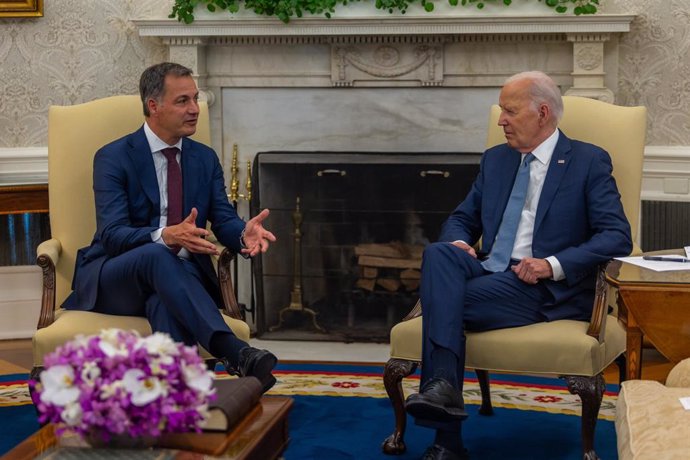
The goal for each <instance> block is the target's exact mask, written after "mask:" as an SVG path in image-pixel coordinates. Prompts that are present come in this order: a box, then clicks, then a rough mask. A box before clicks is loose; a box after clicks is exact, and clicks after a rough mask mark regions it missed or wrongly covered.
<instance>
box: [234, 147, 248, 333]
mask: <svg viewBox="0 0 690 460" xmlns="http://www.w3.org/2000/svg"><path fill="white" fill-rule="evenodd" d="M237 154H238V150H237V144H233V146H232V164H231V165H230V193H229V194H228V199H229V200H230V203H232V205H233V207H234V208H235V210H237V202H238V201H239V200H245V201H250V200H251V199H252V163H251V161H249V160H247V180H246V182H245V190H246V192H247V193H246V195H242V194H240V193H239V190H240V181H239V179H238V177H239V176H238V173H239V168H238V167H237ZM237 260H238V258H237V257H235V258H234V259H233V261H232V288H233V290H234V291H235V298H236V299H237V284H238V283H237V273H238V267H237ZM252 272H253V270H252ZM251 291H252V306H251V307H249V308H247V306H246V305H245V306H244V307H243V310H244V311H245V312H250V313H251V314H252V320H253V319H254V286H253V279H252V287H251Z"/></svg>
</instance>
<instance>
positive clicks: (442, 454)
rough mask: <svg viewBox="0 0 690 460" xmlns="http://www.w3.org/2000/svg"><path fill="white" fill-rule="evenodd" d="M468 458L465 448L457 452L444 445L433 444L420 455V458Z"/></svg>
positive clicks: (434, 459) (446, 459) (429, 459)
mask: <svg viewBox="0 0 690 460" xmlns="http://www.w3.org/2000/svg"><path fill="white" fill-rule="evenodd" d="M469 458H470V454H469V452H467V449H463V450H462V452H460V453H459V454H458V453H457V452H453V451H452V450H449V449H446V448H445V447H442V446H439V445H438V444H434V445H431V446H429V447H428V448H427V449H426V450H425V451H424V455H423V456H422V460H468V459H469Z"/></svg>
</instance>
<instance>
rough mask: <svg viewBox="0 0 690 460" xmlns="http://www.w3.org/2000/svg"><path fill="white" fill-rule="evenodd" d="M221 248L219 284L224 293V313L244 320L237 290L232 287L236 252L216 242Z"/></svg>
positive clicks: (221, 291)
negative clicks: (236, 295)
mask: <svg viewBox="0 0 690 460" xmlns="http://www.w3.org/2000/svg"><path fill="white" fill-rule="evenodd" d="M216 245H217V246H218V248H219V249H221V250H222V252H221V253H220V256H219V257H218V284H219V285H220V293H221V294H222V295H223V304H224V306H225V308H224V309H223V311H224V313H225V314H226V315H228V316H229V317H231V318H235V319H239V320H242V312H240V307H239V305H238V304H237V298H235V291H234V289H233V287H232V270H231V266H232V260H233V259H234V258H235V257H236V254H235V253H234V252H232V251H231V250H230V249H228V248H225V247H223V246H221V245H220V243H216Z"/></svg>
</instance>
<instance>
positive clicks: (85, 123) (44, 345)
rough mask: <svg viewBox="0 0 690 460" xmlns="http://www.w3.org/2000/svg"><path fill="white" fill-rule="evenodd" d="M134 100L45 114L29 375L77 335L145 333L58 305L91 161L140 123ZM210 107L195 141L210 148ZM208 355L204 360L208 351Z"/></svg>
mask: <svg viewBox="0 0 690 460" xmlns="http://www.w3.org/2000/svg"><path fill="white" fill-rule="evenodd" d="M142 110H143V109H142V104H141V100H140V99H139V97H138V96H113V97H108V98H104V99H99V100H95V101H92V102H87V103H85V104H79V105H74V106H65V107H60V106H53V107H50V110H49V113H48V194H49V200H50V227H51V236H52V238H51V239H50V240H48V241H44V242H43V243H41V244H40V245H39V246H38V248H37V251H36V252H37V256H38V259H37V263H38V265H39V266H40V267H41V269H42V270H43V300H42V304H41V314H40V317H39V320H38V328H37V329H38V330H37V331H36V333H35V334H34V336H33V366H34V367H33V369H32V372H31V374H32V377H37V374H38V372H40V370H41V369H42V365H43V356H44V355H45V354H46V353H49V352H51V351H53V350H54V349H55V348H56V347H57V346H58V345H61V344H62V343H64V342H66V341H68V340H70V339H72V338H74V336H75V335H77V334H86V335H88V334H95V333H98V332H99V331H100V330H101V329H103V328H109V327H115V328H121V329H136V330H137V331H139V332H140V333H141V334H144V335H147V334H150V333H151V328H150V327H149V324H148V321H147V320H146V318H139V317H131V316H114V315H105V314H100V313H94V312H89V311H65V310H63V309H62V308H60V305H61V304H62V302H63V301H64V300H65V298H66V297H67V295H68V294H69V293H70V290H71V285H72V276H73V274H74V261H75V257H76V254H77V249H79V248H81V247H84V246H87V245H88V244H89V242H90V241H91V238H92V237H93V234H94V231H95V228H96V217H95V204H94V196H93V190H92V184H93V181H92V173H91V172H92V167H93V157H94V154H95V153H96V151H97V150H98V149H99V148H100V147H102V146H103V145H105V144H107V143H108V142H110V141H113V140H115V139H118V138H120V137H122V136H124V135H125V134H127V133H130V132H133V131H135V130H136V129H138V128H139V127H140V126H141V124H142V123H143V121H144V115H143V112H142ZM210 137H211V136H210V129H209V117H208V107H207V105H206V104H205V103H202V104H201V114H200V115H199V123H198V126H197V132H196V134H195V136H194V138H195V139H196V140H198V141H200V142H204V143H206V144H208V143H210ZM232 258H233V254H231V253H230V252H229V251H228V250H227V249H226V250H224V251H223V253H222V254H221V256H220V258H219V263H218V275H219V278H220V281H221V283H220V284H221V290H222V294H223V300H224V301H225V311H224V312H223V313H224V318H225V321H226V322H227V323H228V325H229V326H230V328H231V329H232V330H233V332H235V334H236V335H237V336H238V337H239V338H241V339H242V340H245V341H246V340H249V326H248V325H247V324H246V323H244V322H243V321H241V320H240V311H239V308H238V306H237V301H236V300H235V296H234V293H233V289H232V284H231V277H230V262H231V260H232ZM205 356H207V357H209V356H210V355H208V354H206V355H205Z"/></svg>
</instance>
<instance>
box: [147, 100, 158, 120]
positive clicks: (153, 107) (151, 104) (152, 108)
mask: <svg viewBox="0 0 690 460" xmlns="http://www.w3.org/2000/svg"><path fill="white" fill-rule="evenodd" d="M146 107H148V109H149V113H150V114H151V115H152V116H153V115H155V114H156V113H157V112H158V103H157V102H156V100H155V99H153V98H149V100H147V101H146Z"/></svg>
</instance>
